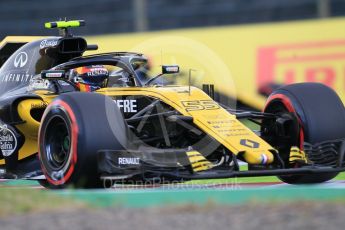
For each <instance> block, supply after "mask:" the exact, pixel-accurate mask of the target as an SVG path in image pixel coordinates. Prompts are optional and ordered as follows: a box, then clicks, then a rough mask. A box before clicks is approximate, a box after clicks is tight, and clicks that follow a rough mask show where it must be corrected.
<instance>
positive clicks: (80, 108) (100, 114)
mask: <svg viewBox="0 0 345 230" xmlns="http://www.w3.org/2000/svg"><path fill="white" fill-rule="evenodd" d="M127 135H128V127H127V125H126V123H125V121H124V118H123V116H122V113H121V111H120V110H119V108H118V107H117V106H116V104H115V103H114V101H113V100H112V99H111V98H110V97H107V96H104V95H101V94H97V93H81V92H75V93H67V94H62V95H60V96H59V97H57V98H56V99H54V101H53V102H52V103H51V104H49V106H48V107H47V109H46V110H45V112H44V114H43V117H42V120H41V125H40V130H39V158H40V163H41V167H42V171H43V173H44V175H45V177H46V181H42V182H41V184H42V185H43V186H45V187H49V188H64V187H67V186H71V187H76V188H97V187H102V186H103V183H102V181H101V179H100V175H99V173H98V167H97V152H98V151H99V150H102V149H112V150H123V149H125V148H126V146H127Z"/></svg>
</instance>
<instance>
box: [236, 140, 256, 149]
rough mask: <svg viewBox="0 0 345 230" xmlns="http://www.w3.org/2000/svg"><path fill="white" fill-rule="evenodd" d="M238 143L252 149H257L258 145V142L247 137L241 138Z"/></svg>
mask: <svg viewBox="0 0 345 230" xmlns="http://www.w3.org/2000/svg"><path fill="white" fill-rule="evenodd" d="M240 144H241V145H243V146H246V147H248V148H252V149H257V148H259V146H260V144H259V143H258V142H256V141H252V140H249V139H241V140H240Z"/></svg>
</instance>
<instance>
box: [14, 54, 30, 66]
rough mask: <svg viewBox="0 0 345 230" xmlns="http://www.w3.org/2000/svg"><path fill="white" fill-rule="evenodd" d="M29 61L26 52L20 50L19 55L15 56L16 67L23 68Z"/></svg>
mask: <svg viewBox="0 0 345 230" xmlns="http://www.w3.org/2000/svg"><path fill="white" fill-rule="evenodd" d="M27 62H28V54H27V53H25V52H20V53H19V54H17V56H16V57H15V58H14V63H13V64H14V67H16V68H22V67H24V66H25V65H26V63H27Z"/></svg>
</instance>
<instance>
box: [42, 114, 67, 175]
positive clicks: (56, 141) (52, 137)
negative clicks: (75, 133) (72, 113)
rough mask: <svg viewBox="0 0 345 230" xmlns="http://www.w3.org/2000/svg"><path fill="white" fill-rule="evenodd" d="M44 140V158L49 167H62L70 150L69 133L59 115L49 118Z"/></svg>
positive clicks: (54, 168)
mask: <svg viewBox="0 0 345 230" xmlns="http://www.w3.org/2000/svg"><path fill="white" fill-rule="evenodd" d="M44 142H45V150H46V151H45V154H46V159H47V162H48V164H49V166H50V167H51V169H53V170H54V171H58V170H61V169H63V168H64V166H65V165H66V164H67V162H68V160H69V155H70V152H71V134H70V131H69V128H68V125H67V123H66V122H65V120H64V119H63V118H62V117H61V116H54V117H52V118H51V119H50V121H49V128H47V133H46V135H45V138H44Z"/></svg>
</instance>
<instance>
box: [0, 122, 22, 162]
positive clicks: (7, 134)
mask: <svg viewBox="0 0 345 230" xmlns="http://www.w3.org/2000/svg"><path fill="white" fill-rule="evenodd" d="M17 143H18V141H17V138H16V136H15V135H14V133H13V131H12V130H10V129H9V128H8V127H7V125H1V126H0V149H1V151H2V155H4V156H5V157H8V156H10V155H12V154H13V153H14V151H15V150H16V148H17Z"/></svg>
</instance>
